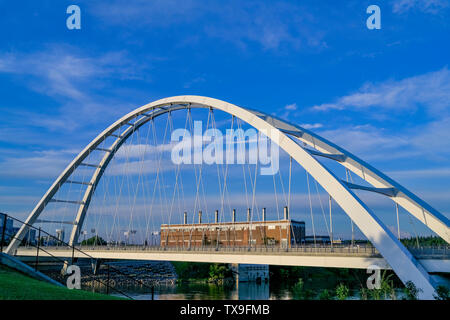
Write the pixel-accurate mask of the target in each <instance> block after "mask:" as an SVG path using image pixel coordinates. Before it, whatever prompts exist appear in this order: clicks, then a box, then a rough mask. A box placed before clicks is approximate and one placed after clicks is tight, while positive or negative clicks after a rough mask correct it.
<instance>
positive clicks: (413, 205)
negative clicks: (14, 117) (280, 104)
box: [7, 96, 450, 299]
mask: <svg viewBox="0 0 450 320" xmlns="http://www.w3.org/2000/svg"><path fill="white" fill-rule="evenodd" d="M183 108H213V109H218V110H221V111H224V112H226V113H228V114H231V115H233V116H236V117H238V118H240V119H241V120H243V121H245V122H247V123H248V124H249V125H251V126H253V127H255V128H256V129H257V130H259V131H261V132H264V134H266V135H267V136H268V137H269V138H270V139H271V140H272V141H273V142H274V143H277V144H278V145H279V146H280V147H281V148H282V149H283V150H285V151H286V152H287V153H288V154H289V155H290V156H291V157H292V158H293V159H294V160H295V161H297V162H298V163H299V164H300V165H301V166H302V167H303V168H304V169H305V170H306V171H307V172H309V174H311V175H312V176H313V177H314V179H315V180H316V181H317V182H318V183H319V184H320V185H321V186H322V187H323V188H324V189H325V190H326V191H327V192H328V193H329V194H330V196H331V197H333V199H334V200H335V201H336V202H337V203H338V204H339V206H340V207H341V208H342V209H343V210H344V212H346V214H347V215H348V216H349V217H350V218H351V219H352V220H353V221H354V223H355V224H356V225H357V226H358V228H359V229H360V230H361V231H362V232H363V234H364V235H365V236H366V237H367V238H368V239H369V241H371V242H372V243H373V244H374V246H375V247H376V248H377V249H378V250H379V252H380V253H381V254H382V255H383V257H384V258H385V259H386V261H387V262H388V263H389V265H390V266H391V268H392V269H393V270H394V271H395V272H396V274H397V275H398V276H399V278H400V279H401V280H402V281H403V282H404V283H406V282H407V281H412V282H413V283H415V285H416V286H417V287H418V288H420V289H421V290H422V291H421V293H420V297H421V298H424V299H433V294H434V284H433V281H432V280H431V278H430V276H429V275H428V273H427V272H426V270H425V269H424V268H423V266H422V265H421V264H420V263H419V262H418V261H417V260H416V259H415V258H414V257H413V256H412V255H411V253H410V252H409V251H408V250H407V249H406V248H405V247H404V246H403V245H402V244H401V242H400V241H399V240H398V239H397V238H396V237H395V236H394V235H393V234H392V232H390V230H389V229H388V228H387V227H386V226H385V225H384V224H383V223H382V222H381V220H379V219H378V217H377V216H376V215H375V214H374V213H373V212H372V211H371V210H370V209H369V208H368V207H367V206H366V205H365V204H364V203H363V202H362V201H361V200H360V199H359V198H358V197H357V196H356V195H355V194H354V193H353V192H352V190H351V186H349V185H347V184H346V183H345V182H343V181H341V180H340V179H339V178H338V177H337V176H335V175H334V174H333V173H332V172H331V171H330V170H328V169H327V168H326V167H325V166H323V165H322V164H321V163H320V162H319V161H318V160H317V159H316V158H315V156H324V157H328V158H331V159H334V160H336V161H338V162H339V163H341V164H342V165H343V166H345V167H346V168H348V169H349V170H351V171H352V172H354V173H356V174H357V175H359V176H360V177H362V178H363V179H364V180H365V181H367V182H368V183H370V184H371V185H373V187H374V191H377V192H381V193H384V194H387V195H389V196H390V197H391V198H392V200H393V201H395V202H396V203H398V204H399V205H401V206H402V207H403V208H405V209H406V210H407V211H408V212H409V213H411V214H412V215H414V216H415V217H416V218H417V219H419V220H420V221H422V222H423V223H425V224H426V225H427V226H428V227H429V228H430V229H431V230H433V231H434V232H436V233H437V234H438V235H440V236H441V237H442V238H443V239H444V240H445V241H447V242H450V232H449V225H450V224H449V220H448V219H447V218H446V217H445V216H443V215H442V214H440V213H439V212H438V211H437V210H435V209H433V208H432V207H431V206H430V205H428V204H427V203H425V202H424V201H422V200H421V199H419V198H418V197H417V196H415V195H414V194H412V193H411V192H410V191H408V190H407V189H406V188H404V187H402V186H401V185H400V184H398V183H396V182H395V181H394V180H392V179H390V178H389V177H387V176H386V175H384V174H382V173H381V172H379V171H378V170H376V169H375V168H373V167H371V166H370V165H368V164H367V163H365V162H363V161H362V160H360V159H358V158H357V157H356V156H354V155H352V154H351V153H349V152H347V151H346V150H344V149H342V148H340V147H338V146H337V145H335V144H333V143H331V142H329V141H327V140H325V139H323V138H322V137H320V136H318V135H316V134H314V133H312V132H310V131H308V130H305V129H303V128H301V127H299V126H296V125H293V124H290V123H287V122H285V121H283V120H280V119H277V118H275V117H272V116H268V115H266V114H264V113H261V112H258V111H253V110H248V109H244V108H242V107H239V106H236V105H233V104H230V103H227V102H225V101H221V100H217V99H213V98H208V97H202V96H175V97H170V98H165V99H161V100H157V101H154V102H152V103H149V104H147V105H145V106H142V107H140V108H138V109H136V110H134V111H132V112H130V113H128V114H127V115H125V116H123V117H122V118H120V119H119V120H117V121H116V122H115V123H113V124H112V125H111V126H109V127H108V128H107V129H106V130H104V131H103V132H102V133H100V134H99V135H98V136H97V137H96V138H95V139H94V140H93V141H92V142H91V143H90V144H89V145H88V146H86V148H85V149H84V150H83V151H81V152H80V154H79V155H78V156H77V157H76V158H75V159H74V160H73V161H72V162H71V163H70V164H69V165H68V166H67V167H66V169H65V170H64V171H63V172H62V173H61V175H60V176H59V177H58V178H57V179H56V180H55V182H54V183H53V185H52V186H51V187H50V188H49V190H48V191H47V193H46V194H45V195H44V196H43V197H42V198H41V200H40V201H39V202H38V204H37V205H36V207H35V208H34V209H33V211H32V212H31V213H30V215H29V216H28V218H27V220H26V223H27V224H28V225H32V224H33V223H34V222H35V221H36V220H37V218H38V217H39V215H40V213H41V212H42V211H43V209H44V208H45V206H46V205H47V203H48V202H50V201H51V199H52V197H53V196H54V195H55V193H56V192H57V191H58V190H59V188H60V187H61V185H62V184H63V183H64V182H65V181H66V180H67V179H68V178H69V176H70V175H71V174H72V173H73V171H74V170H75V169H76V168H77V167H78V166H79V165H81V164H82V163H83V160H84V159H86V158H87V156H88V155H89V154H90V152H92V151H93V150H95V149H96V148H98V146H99V145H100V144H101V143H102V142H103V141H104V140H105V139H106V138H107V137H109V136H116V135H114V132H115V131H116V130H117V129H119V128H121V127H122V126H124V125H128V126H129V128H127V129H126V130H125V131H124V132H123V133H122V134H120V135H118V136H116V140H115V142H114V143H113V145H112V147H111V149H109V150H104V151H105V155H104V157H103V158H102V160H101V161H100V164H99V165H98V166H97V169H96V170H95V172H94V174H93V176H92V178H91V180H90V182H89V184H88V187H87V189H86V191H85V194H84V196H83V200H82V201H81V203H80V207H79V209H78V212H77V216H76V220H75V222H74V227H73V229H72V233H71V237H70V244H76V243H77V241H78V236H79V233H80V230H81V226H82V224H83V222H84V217H85V215H86V211H87V209H88V206H89V203H90V200H91V196H92V194H93V192H94V191H95V188H96V186H97V184H98V182H99V180H100V178H101V176H102V174H103V172H104V170H105V169H106V167H107V166H108V164H109V162H110V161H111V159H112V158H113V156H114V154H115V152H116V151H117V150H118V149H119V148H120V146H121V145H122V144H123V143H124V142H125V141H126V139H127V138H128V137H129V136H131V135H132V134H133V133H134V131H135V130H136V129H137V128H139V127H140V126H142V125H143V124H145V123H147V122H148V121H150V120H151V119H153V118H155V117H157V116H159V115H161V114H164V113H167V112H171V111H174V110H178V109H183ZM133 120H135V121H134V122H131V121H133ZM288 135H290V136H294V137H296V138H297V139H299V140H301V141H302V142H304V143H305V144H307V145H309V146H311V147H313V148H314V149H316V150H317V151H312V150H307V149H305V148H303V147H301V146H300V145H298V144H297V143H296V142H295V141H294V140H293V139H291V138H290V137H289V136H288ZM27 229H28V227H27V225H23V226H22V227H21V228H20V230H19V231H18V233H17V235H16V237H15V238H14V240H13V241H11V243H10V245H9V246H8V248H7V253H9V254H12V253H14V252H15V251H16V249H17V248H18V246H19V244H20V242H21V239H23V237H24V236H25V234H26V232H27Z"/></svg>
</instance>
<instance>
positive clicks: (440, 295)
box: [434, 285, 450, 300]
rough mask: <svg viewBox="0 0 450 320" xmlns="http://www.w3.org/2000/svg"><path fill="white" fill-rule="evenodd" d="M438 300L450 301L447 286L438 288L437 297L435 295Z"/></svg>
mask: <svg viewBox="0 0 450 320" xmlns="http://www.w3.org/2000/svg"><path fill="white" fill-rule="evenodd" d="M434 298H435V299H436V300H450V291H449V289H448V288H447V287H446V286H442V285H441V286H438V287H437V288H436V295H434Z"/></svg>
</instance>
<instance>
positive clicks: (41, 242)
mask: <svg viewBox="0 0 450 320" xmlns="http://www.w3.org/2000/svg"><path fill="white" fill-rule="evenodd" d="M0 219H3V224H2V228H1V230H0V252H3V249H4V247H5V246H6V245H7V244H8V242H10V241H11V240H13V239H17V238H16V234H15V233H11V232H8V231H7V228H6V222H7V219H11V220H13V221H15V222H17V223H19V224H21V225H26V226H27V228H28V230H35V231H36V232H37V233H38V236H37V241H36V242H35V241H32V239H27V240H22V245H23V246H22V248H23V247H26V248H28V249H32V250H36V259H35V261H34V269H35V270H36V271H38V270H39V264H40V259H39V256H40V254H42V253H45V256H46V258H48V257H50V258H51V259H52V260H53V261H52V262H56V263H61V264H62V265H63V266H64V268H65V267H66V266H68V261H66V260H65V259H63V258H60V257H57V256H55V255H53V254H52V253H51V250H53V249H55V248H56V249H64V250H71V251H72V257H71V264H72V265H74V264H75V263H76V258H75V252H77V253H78V254H77V256H80V255H81V257H83V258H88V259H91V261H95V262H97V259H96V258H94V257H92V256H91V255H89V254H88V253H86V252H84V251H82V250H81V249H80V248H78V247H76V246H71V245H70V244H68V243H67V242H64V241H63V240H61V239H59V238H57V237H55V236H54V235H52V234H50V233H48V232H46V231H45V230H42V228H36V227H34V226H32V225H30V224H28V223H26V222H24V221H22V220H19V219H17V218H14V217H12V216H9V215H7V214H4V213H2V214H1V215H0ZM45 240H47V244H48V242H49V240H51V242H52V243H56V244H57V245H56V246H48V245H46V243H45ZM47 262H48V261H46V263H45V264H46V265H47V264H48V263H47ZM106 265H107V280H106V281H104V280H102V279H100V278H99V277H97V276H96V275H94V274H89V273H86V272H85V273H83V276H85V277H87V278H88V280H90V281H92V282H93V283H97V284H99V285H101V286H103V287H105V288H106V293H107V294H109V293H110V291H114V292H115V293H117V294H120V295H123V296H125V297H127V298H129V299H132V297H131V296H129V295H128V294H126V293H125V292H123V291H122V290H120V289H117V288H116V287H115V286H114V285H112V283H113V282H112V281H111V280H112V279H110V271H113V272H114V273H116V274H118V275H120V276H123V277H125V278H127V279H129V280H131V282H134V283H136V284H137V285H139V286H142V287H146V288H148V289H149V290H150V291H151V293H152V298H153V293H154V287H153V286H149V285H147V284H146V283H144V282H143V281H141V280H139V279H136V278H134V277H132V276H131V275H129V274H126V273H124V272H122V271H120V270H119V269H118V268H116V267H114V266H112V265H110V264H106Z"/></svg>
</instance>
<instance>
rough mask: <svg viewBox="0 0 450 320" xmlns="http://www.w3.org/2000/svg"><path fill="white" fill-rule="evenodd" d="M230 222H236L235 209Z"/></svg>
mask: <svg viewBox="0 0 450 320" xmlns="http://www.w3.org/2000/svg"><path fill="white" fill-rule="evenodd" d="M231 219H232V220H231V221H232V222H233V223H235V222H236V209H233V216H232V217H231Z"/></svg>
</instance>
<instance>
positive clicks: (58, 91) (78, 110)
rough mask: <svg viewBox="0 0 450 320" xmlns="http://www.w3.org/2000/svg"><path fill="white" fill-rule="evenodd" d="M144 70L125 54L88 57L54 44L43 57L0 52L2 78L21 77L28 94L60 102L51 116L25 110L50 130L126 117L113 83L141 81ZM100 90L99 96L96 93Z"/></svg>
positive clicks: (31, 121) (27, 116) (31, 120)
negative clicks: (111, 83)
mask: <svg viewBox="0 0 450 320" xmlns="http://www.w3.org/2000/svg"><path fill="white" fill-rule="evenodd" d="M146 67H147V66H145V65H139V67H137V66H136V64H135V62H133V61H132V60H131V59H129V58H128V56H127V53H126V52H125V51H116V52H108V53H104V54H100V55H88V54H85V53H83V52H81V51H80V50H79V49H77V48H73V47H70V46H60V45H53V46H50V47H48V48H47V49H45V50H42V51H39V52H31V53H20V52H0V73H7V74H10V75H13V76H14V77H15V78H13V79H18V78H20V80H21V81H22V82H23V83H24V84H25V86H27V87H28V88H29V89H31V90H33V91H36V92H38V93H41V94H43V95H46V96H49V97H51V98H53V99H55V100H56V101H58V102H59V104H60V107H59V109H58V111H57V112H52V114H51V115H45V114H36V113H33V111H30V110H27V112H24V117H23V118H22V121H23V120H25V121H26V122H28V123H29V124H31V125H34V126H41V127H46V128H49V129H50V130H60V129H64V130H75V129H77V128H79V127H80V126H82V125H83V124H85V123H88V122H90V121H92V120H95V121H97V119H96V116H98V115H100V114H104V113H107V114H109V115H112V116H117V115H118V114H119V113H121V114H122V113H123V112H124V111H123V108H124V106H127V103H126V102H125V103H124V102H123V101H122V100H121V99H118V98H117V94H116V91H117V90H114V91H113V92H110V90H109V87H108V86H109V82H110V81H112V80H128V79H136V78H140V77H141V73H140V72H141V71H142V70H143V69H145V68H146ZM99 89H101V91H102V93H101V94H97V92H99ZM121 111H122V112H121ZM102 118H104V117H102Z"/></svg>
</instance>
